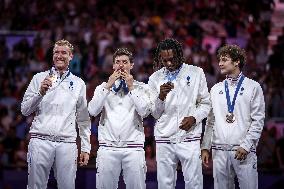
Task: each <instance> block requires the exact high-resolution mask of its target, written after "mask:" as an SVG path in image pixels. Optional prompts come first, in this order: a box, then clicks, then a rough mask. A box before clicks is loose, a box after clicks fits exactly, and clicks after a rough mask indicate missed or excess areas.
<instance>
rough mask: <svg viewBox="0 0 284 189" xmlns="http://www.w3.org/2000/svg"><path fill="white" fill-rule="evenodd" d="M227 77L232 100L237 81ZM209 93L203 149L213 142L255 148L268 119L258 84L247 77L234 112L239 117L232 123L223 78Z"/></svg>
mask: <svg viewBox="0 0 284 189" xmlns="http://www.w3.org/2000/svg"><path fill="white" fill-rule="evenodd" d="M227 80H228V86H229V92H230V98H231V101H232V99H233V96H234V93H235V89H236V87H237V81H232V80H230V79H227ZM210 94H211V101H212V110H211V111H210V113H209V116H208V119H207V125H206V128H205V134H204V139H203V143H202V147H201V148H202V149H208V150H209V149H210V148H211V145H212V147H213V146H215V145H216V146H218V145H224V144H225V145H232V146H241V147H242V148H244V149H245V150H246V151H247V152H250V151H255V150H256V146H257V143H258V140H259V138H260V135H261V131H262V128H263V125H264V118H265V103H264V96H263V92H262V88H261V86H260V85H259V83H257V82H256V81H254V80H251V79H249V78H247V77H245V79H244V81H243V83H242V85H241V87H240V90H239V92H238V96H237V99H236V104H235V109H234V112H233V113H234V115H235V117H236V120H235V122H233V123H227V122H226V114H227V113H228V108H227V101H226V93H225V84H224V81H223V82H220V83H217V84H216V85H214V86H213V87H212V89H211V92H210ZM212 133H213V138H212ZM212 143H213V144H212Z"/></svg>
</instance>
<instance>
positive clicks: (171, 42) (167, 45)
mask: <svg viewBox="0 0 284 189" xmlns="http://www.w3.org/2000/svg"><path fill="white" fill-rule="evenodd" d="M170 49H172V50H173V53H174V61H175V62H177V63H178V65H181V64H182V63H184V62H185V58H184V56H183V51H182V45H181V43H180V42H178V41H177V40H175V39H172V38H168V39H165V40H163V41H161V42H160V43H159V44H158V46H157V48H156V52H155V57H154V67H153V69H154V70H155V71H156V70H158V69H160V68H162V67H163V64H162V62H161V57H160V53H161V51H162V50H170Z"/></svg>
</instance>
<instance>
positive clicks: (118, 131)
mask: <svg viewBox="0 0 284 189" xmlns="http://www.w3.org/2000/svg"><path fill="white" fill-rule="evenodd" d="M105 85H106V83H105V82H104V83H102V84H101V85H99V86H97V88H96V89H95V92H94V96H93V98H92V100H91V101H90V102H89V106H88V110H89V113H90V114H91V115H92V116H97V115H98V114H99V113H101V117H100V123H99V127H98V133H99V135H98V140H99V143H100V146H110V147H143V146H144V141H145V136H144V128H143V122H142V119H143V118H144V117H146V116H147V115H149V113H150V106H151V103H150V97H149V93H148V92H147V90H146V88H145V84H144V83H141V82H138V81H134V83H133V85H134V89H133V90H132V91H130V92H129V93H128V94H124V92H123V90H120V91H119V92H117V93H116V92H114V91H113V89H112V88H111V90H108V89H106V88H104V86H105Z"/></svg>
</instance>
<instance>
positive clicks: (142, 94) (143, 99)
mask: <svg viewBox="0 0 284 189" xmlns="http://www.w3.org/2000/svg"><path fill="white" fill-rule="evenodd" d="M128 96H129V97H130V99H131V100H132V102H133V104H134V106H135V110H136V111H137V112H138V114H139V115H140V116H141V117H142V118H144V117H147V116H148V115H149V114H150V108H151V101H150V94H149V91H148V89H147V88H146V87H142V86H138V88H136V89H133V90H132V91H130V92H129V93H128Z"/></svg>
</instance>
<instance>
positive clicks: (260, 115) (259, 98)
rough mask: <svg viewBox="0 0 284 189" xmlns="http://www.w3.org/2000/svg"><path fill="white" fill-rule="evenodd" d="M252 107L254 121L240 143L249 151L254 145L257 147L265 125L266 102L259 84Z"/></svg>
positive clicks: (251, 114)
mask: <svg viewBox="0 0 284 189" xmlns="http://www.w3.org/2000/svg"><path fill="white" fill-rule="evenodd" d="M250 109H251V113H250V117H251V121H252V122H251V125H250V127H249V129H248V132H247V134H246V135H245V138H244V140H242V142H241V145H240V146H241V147H242V148H244V149H245V150H246V151H247V152H249V151H250V149H251V147H252V146H254V147H256V145H257V142H258V140H259V138H260V135H261V132H262V129H263V125H264V118H265V102H264V96H263V91H262V88H261V86H260V85H259V84H258V86H257V87H256V88H255V89H254V94H253V95H252V99H251V101H250Z"/></svg>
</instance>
